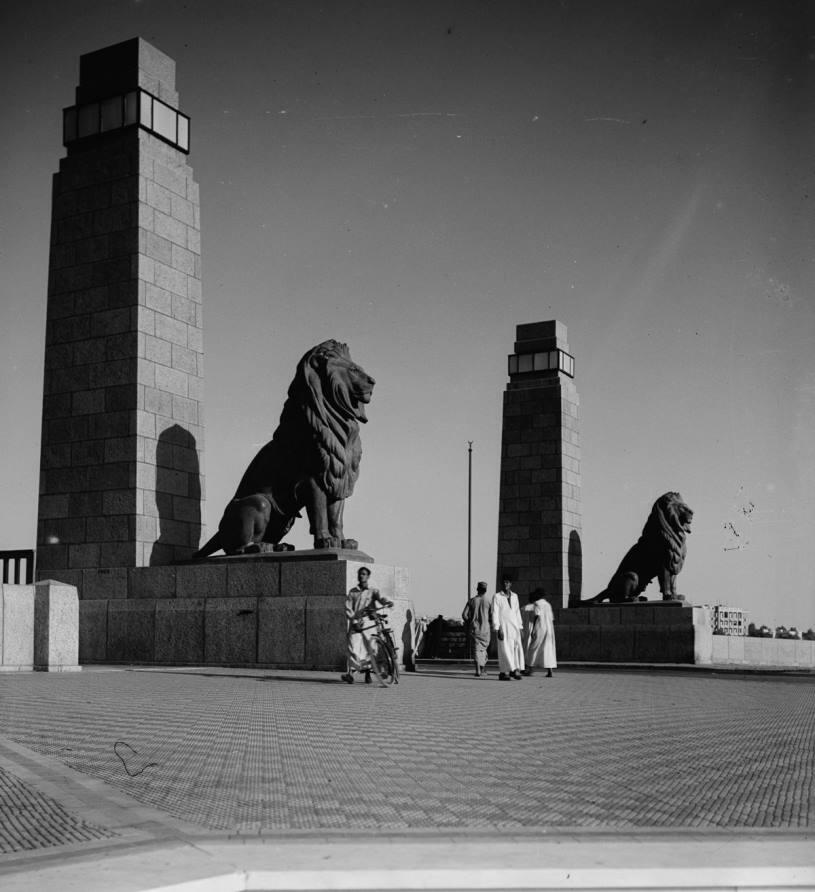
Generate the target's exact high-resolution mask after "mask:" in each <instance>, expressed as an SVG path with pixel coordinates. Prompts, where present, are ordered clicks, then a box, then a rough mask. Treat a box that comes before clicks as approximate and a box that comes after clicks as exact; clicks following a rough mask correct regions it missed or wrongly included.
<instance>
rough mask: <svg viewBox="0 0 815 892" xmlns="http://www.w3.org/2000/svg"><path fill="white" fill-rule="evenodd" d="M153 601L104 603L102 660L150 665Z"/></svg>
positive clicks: (152, 637)
mask: <svg viewBox="0 0 815 892" xmlns="http://www.w3.org/2000/svg"><path fill="white" fill-rule="evenodd" d="M155 629H156V602H155V600H154V599H151V598H144V599H139V600H127V601H121V600H113V601H108V638H107V654H106V657H105V660H106V661H110V662H112V663H151V662H153V659H154V657H155Z"/></svg>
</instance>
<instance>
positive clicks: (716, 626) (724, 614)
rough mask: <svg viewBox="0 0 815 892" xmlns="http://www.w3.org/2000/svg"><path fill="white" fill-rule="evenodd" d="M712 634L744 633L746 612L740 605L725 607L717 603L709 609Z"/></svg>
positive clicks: (745, 631) (745, 632) (745, 629)
mask: <svg viewBox="0 0 815 892" xmlns="http://www.w3.org/2000/svg"><path fill="white" fill-rule="evenodd" d="M711 622H712V624H713V634H714V635H742V636H743V635H746V634H747V614H746V613H745V612H744V611H743V610H742V609H741V607H725V606H723V605H722V604H717V605H716V606H715V607H713V608H712V611H711Z"/></svg>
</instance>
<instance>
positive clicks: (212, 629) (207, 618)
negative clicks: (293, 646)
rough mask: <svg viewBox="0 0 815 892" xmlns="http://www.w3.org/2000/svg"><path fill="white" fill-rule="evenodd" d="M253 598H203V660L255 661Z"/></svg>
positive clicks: (255, 633) (241, 662) (255, 599)
mask: <svg viewBox="0 0 815 892" xmlns="http://www.w3.org/2000/svg"><path fill="white" fill-rule="evenodd" d="M257 629H258V599H257V598H207V599H206V600H205V601H204V662H205V663H209V664H213V663H214V664H222V665H223V664H226V665H230V664H235V663H240V664H244V663H255V662H257V656H256V655H257Z"/></svg>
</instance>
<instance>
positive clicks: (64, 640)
mask: <svg viewBox="0 0 815 892" xmlns="http://www.w3.org/2000/svg"><path fill="white" fill-rule="evenodd" d="M78 656H79V601H78V596H77V591H76V588H75V587H74V586H72V585H66V584H64V583H61V582H56V581H54V580H51V579H48V580H43V581H42V582H38V583H36V585H10V584H8V583H0V671H4V672H15V671H25V670H31V669H36V670H39V671H43V672H72V671H76V670H77V669H79V660H78Z"/></svg>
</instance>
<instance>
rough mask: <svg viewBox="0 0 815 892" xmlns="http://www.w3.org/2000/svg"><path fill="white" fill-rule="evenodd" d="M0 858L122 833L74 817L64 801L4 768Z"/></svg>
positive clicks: (0, 790) (0, 771) (0, 798)
mask: <svg viewBox="0 0 815 892" xmlns="http://www.w3.org/2000/svg"><path fill="white" fill-rule="evenodd" d="M0 817H1V818H2V820H0V855H7V854H9V853H11V852H25V851H30V850H31V849H40V848H47V847H49V846H58V845H64V844H66V843H75V842H80V843H81V842H91V841H93V840H98V839H112V838H114V837H116V836H117V835H118V834H117V833H116V832H115V831H113V830H109V829H107V828H104V827H96V826H94V825H93V824H89V823H88V822H86V821H83V820H82V819H80V818H77V817H76V816H75V815H72V814H70V813H69V812H68V811H66V810H65V808H64V807H63V806H62V804H61V803H60V802H57V801H56V800H55V799H53V798H51V797H50V796H45V795H43V794H42V793H41V792H40V791H39V790H35V789H34V788H33V787H32V786H31V785H30V784H27V783H26V782H25V781H24V780H22V778H19V777H17V776H16V775H14V774H12V773H11V772H10V771H6V770H5V769H4V768H2V767H0Z"/></svg>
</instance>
